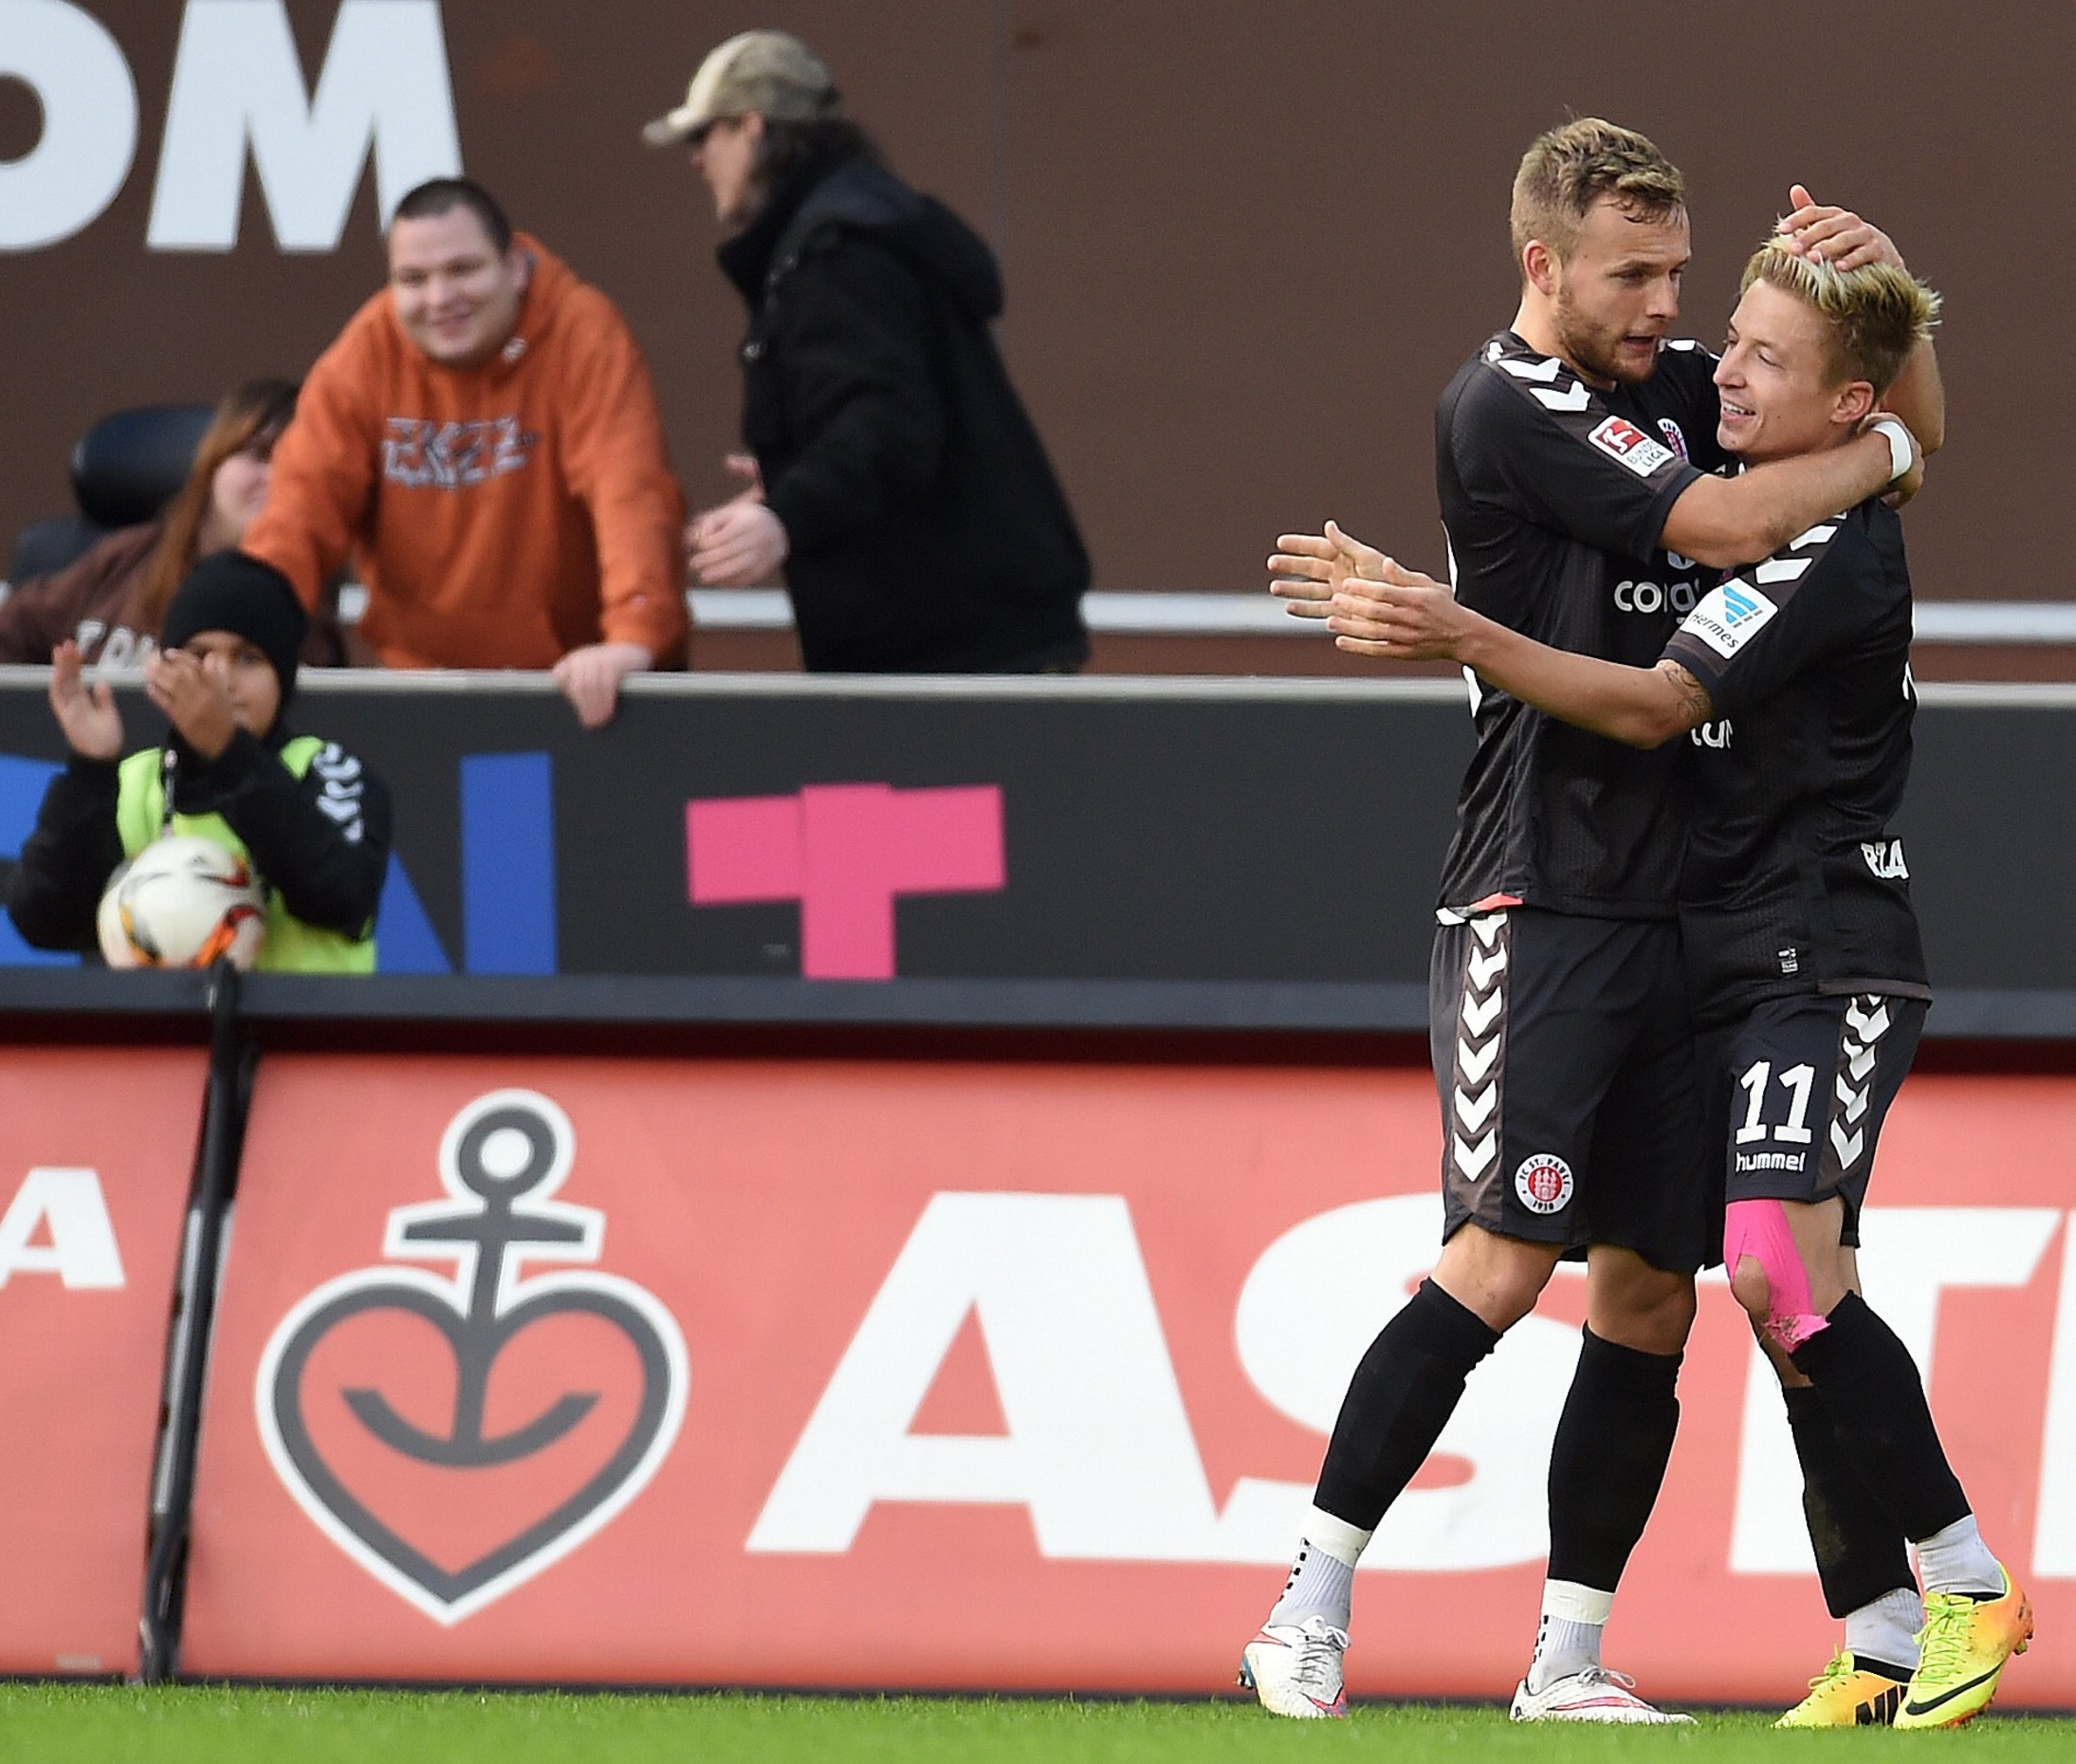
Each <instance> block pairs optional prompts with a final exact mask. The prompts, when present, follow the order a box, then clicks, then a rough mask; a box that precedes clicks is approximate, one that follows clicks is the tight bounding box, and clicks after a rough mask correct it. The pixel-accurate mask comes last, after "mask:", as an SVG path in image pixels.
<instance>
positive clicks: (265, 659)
mask: <svg viewBox="0 0 2076 1764" xmlns="http://www.w3.org/2000/svg"><path fill="white" fill-rule="evenodd" d="M306 624H307V620H306V618H305V616H304V614H303V608H302V606H301V605H300V604H299V603H298V602H297V601H296V599H295V598H294V597H293V596H291V595H290V594H289V593H288V592H287V591H286V589H285V587H284V586H283V585H282V583H281V582H280V580H279V579H278V578H277V577H276V576H275V575H274V573H273V572H272V571H271V570H269V569H268V568H267V567H266V565H265V564H262V563H255V562H254V561H253V560H251V559H249V558H247V557H244V556H242V555H241V554H239V553H237V552H235V551H224V552H218V553H216V554H215V555H214V556H212V557H208V558H204V559H203V560H201V561H200V562H199V563H197V564H196V565H195V566H194V568H193V571H192V572H190V574H189V576H188V578H187V579H186V580H185V581H183V582H182V583H181V584H180V586H179V588H178V589H177V590H176V591H175V594H174V597H173V599H172V601H171V602H170V603H169V604H168V606H167V608H166V614H165V620H164V623H163V625H162V627H161V629H160V636H159V642H160V646H161V647H160V648H159V650H158V652H157V653H156V654H155V655H153V656H152V657H151V658H150V659H149V660H148V661H146V663H145V664H144V683H145V685H144V689H145V691H146V693H147V695H148V696H149V697H150V698H151V701H152V703H153V704H154V705H156V706H157V707H158V708H159V709H160V710H162V711H163V712H164V713H165V715H166V719H167V721H168V722H169V723H170V724H171V725H172V728H171V729H170V731H169V732H168V735H167V738H166V741H165V744H164V745H163V746H161V747H147V748H143V749H141V750H139V751H138V752H137V753H133V754H132V755H131V756H130V757H129V758H128V759H126V760H122V759H119V756H120V754H121V752H122V715H121V712H120V711H119V710H118V709H117V708H116V704H115V699H114V697H113V696H112V694H111V693H110V691H109V689H108V686H107V684H106V682H102V683H101V684H100V685H97V686H94V687H92V688H89V687H88V686H87V684H86V681H85V679H84V677H83V673H82V670H81V664H80V652H79V647H78V645H77V644H75V643H73V642H72V641H71V640H70V639H67V640H66V641H65V642H64V643H61V644H60V645H59V646H58V651H57V653H56V655H55V657H54V658H53V660H52V663H51V671H50V707H51V711H52V713H53V714H54V715H55V716H56V717H57V719H58V726H59V727H61V728H62V729H63V730H64V738H65V743H66V744H67V745H68V746H69V747H70V748H71V750H72V751H71V759H70V763H68V764H67V765H66V767H65V769H64V771H62V772H60V773H59V774H58V776H57V777H55V778H53V779H52V780H51V781H50V787H49V789H48V790H46V792H45V793H44V800H43V806H42V808H41V809H40V810H39V811H38V813H37V817H36V831H35V832H34V833H32V834H31V835H30V836H29V837H28V841H27V843H26V844H24V846H23V847H22V861H21V863H20V865H19V866H18V867H17V869H16V871H15V873H14V876H13V879H12V881H11V883H10V884H9V888H8V900H7V906H8V912H9V916H10V917H11V918H12V919H13V921H14V925H15V928H16V929H17V930H19V931H20V932H21V934H22V936H23V938H24V940H25V941H27V942H28V943H29V944H30V945H32V946H35V947H37V948H40V949H80V950H90V949H92V948H93V947H94V946H95V936H94V915H95V911H96V910H97V908H98V907H99V906H100V904H101V894H102V893H103V891H105V890H106V888H107V886H108V880H109V877H110V876H111V875H112V874H113V873H114V872H115V870H116V868H117V866H118V865H119V864H120V863H121V862H122V861H123V859H124V858H126V857H135V856H136V855H137V854H138V852H139V851H141V850H142V849H143V848H144V847H145V846H146V845H148V844H150V843H151V842H152V840H154V839H156V838H157V837H158V836H159V835H160V834H161V833H166V832H173V833H188V834H196V835H199V836H202V837H204V838H209V839H213V840H215V841H216V842H217V843H218V844H220V845H223V846H225V847H227V848H228V849H230V850H231V851H234V852H238V853H240V854H244V855H246V856H248V857H249V859H250V860H251V863H252V867H253V868H254V870H256V871H257V872H258V873H259V875H260V877H261V879H262V880H263V881H264V882H265V883H266V895H267V911H266V944H265V946H263V947H262V949H261V951H260V957H259V966H260V967H262V968H272V969H286V970H293V971H296V972H302V973H332V974H356V973H371V972H373V971H374V968H375V913H376V907H377V903H378V902H379V900H380V898H381V892H382V883H383V881H384V879H385V877H386V875H387V873H388V869H389V846H390V799H389V791H388V790H387V788H386V787H385V786H384V785H383V783H382V781H381V780H380V779H379V778H377V777H376V775H375V774H374V773H373V772H370V771H369V770H367V768H366V767H365V766H363V765H362V764H361V763H360V762H359V761H358V760H357V759H355V758H354V757H353V755H351V754H349V753H346V752H344V751H343V750H342V749H341V748H340V747H339V746H338V745H336V744H332V743H328V742H323V741H320V740H318V739H317V738H315V737H313V736H308V735H304V736H297V735H293V734H292V733H291V732H290V730H289V728H288V725H287V723H286V721H285V718H284V716H283V714H282V713H283V709H284V707H285V706H286V704H287V702H288V699H289V698H290V696H291V695H292V694H293V693H294V691H295V687H296V660H297V652H298V651H299V650H300V648H301V646H302V643H303V635H304V632H305V628H306Z"/></svg>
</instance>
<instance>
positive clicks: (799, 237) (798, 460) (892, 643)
mask: <svg viewBox="0 0 2076 1764" xmlns="http://www.w3.org/2000/svg"><path fill="white" fill-rule="evenodd" d="M646 138H647V139H648V140H649V141H650V143H651V144H652V145H654V146H666V145H669V144H671V143H673V142H679V141H683V142H687V143H689V145H690V147H691V152H692V161H693V163H694V164H695V165H696V166H697V167H698V168H699V172H700V175H701V176H702V177H703V178H704V179H705V180H706V182H707V187H708V189H709V190H710V191H711V192H712V193H713V199H714V209H715V211H716V213H717V214H718V215H719V217H720V219H721V221H722V223H723V224H724V225H725V226H727V227H730V228H733V229H735V232H734V235H733V236H732V237H731V238H730V239H728V241H727V242H726V244H725V245H723V246H722V248H721V250H720V262H721V267H722V268H723V270H724V271H726V274H727V276H728V278H729V280H730V281H732V282H733V283H734V284H735V285H736V286H737V287H738V288H739V289H741V290H742V293H743V297H744V300H745V301H746V302H747V303H749V308H750V326H749V335H748V338H747V340H745V341H744V345H743V350H742V360H743V371H744V404H743V437H744V441H745V442H746V443H747V444H748V446H749V448H750V450H751V451H752V452H753V453H754V455H755V456H756V462H757V466H758V469H759V472H760V475H761V480H762V482H761V484H760V485H758V486H756V487H752V489H750V490H749V491H748V492H746V493H745V494H744V495H743V496H740V497H738V498H737V499H736V500H735V501H733V502H730V503H725V504H723V505H721V506H720V507H718V508H712V509H708V510H707V512H706V513H704V514H702V515H701V516H699V517H698V519H696V520H695V521H694V522H693V523H692V524H691V526H690V527H689V529H688V532H687V545H688V549H689V551H690V553H691V562H692V570H693V574H694V575H695V576H696V577H697V578H698V579H700V580H701V581H703V582H706V583H707V584H709V585H712V586H720V587H746V586H749V585H751V584H753V583H759V582H769V581H773V580H776V579H778V575H779V571H780V569H781V566H783V569H784V572H785V581H786V585H787V588H788V589H789V590H790V592H791V594H792V597H793V610H794V618H795V622H796V624H797V626H798V628H799V638H800V653H801V657H802V659H803V660H804V661H805V663H806V665H807V667H808V668H809V669H810V670H811V671H835V672H954V671H971V672H999V673H1017V672H1037V671H1070V670H1074V669H1077V668H1079V667H1080V666H1081V664H1082V663H1083V662H1084V661H1085V660H1086V659H1087V656H1088V633H1087V630H1086V628H1085V627H1084V626H1083V624H1082V622H1081V611H1080V598H1081V596H1082V594H1083V592H1084V591H1085V590H1086V589H1087V587H1088V585H1089V560H1088V555H1087V553H1086V552H1085V551H1084V550H1083V549H1082V545H1081V539H1080V535H1079V534H1078V533H1077V532H1076V530H1075V523H1074V516H1073V514H1072V512H1071V511H1070V510H1069V508H1068V506H1067V500H1066V497H1065V495H1064V494H1063V493H1062V492H1061V490H1060V487H1059V483H1058V480H1057V479H1056V477H1055V476H1054V475H1053V469H1052V467H1051V465H1050V463H1049V462H1048V461H1047V459H1046V457H1045V450H1044V447H1043V445H1042V444H1041V443H1040V442H1039V440H1038V432H1037V430H1035V429H1034V428H1033V427H1032V425H1031V419H1030V417H1029V416H1028V415H1026V414H1025V413H1024V410H1023V406H1022V405H1021V403H1020V401H1019V400H1018V397H1017V394H1016V391H1015V388H1013V387H1012V386H1011V385H1010V383H1009V377H1008V374H1007V372H1006V371H1005V369H1004V368H1003V366H1002V361H1001V355H1000V354H999V352H998V351H997V349H996V347H995V340H994V337H993V334H992V333H991V331H990V330H989V328H988V327H989V324H990V322H991V321H993V320H994V319H995V318H996V317H998V316H999V315H1000V314H1001V304H1002V292H1001V274H1000V272H999V271H998V269H997V267H996V265H995V258H994V254H993V253H992V252H991V251H990V250H989V249H988V248H987V247H986V246H985V245H984V244H983V242H982V241H981V239H980V238H979V237H978V236H977V235H976V234H975V233H974V232H973V230H971V229H970V228H968V227H967V226H966V225H965V222H963V221H962V220H960V219H959V217H958V216H957V215H955V214H953V213H952V212H951V211H950V210H948V209H946V207H945V206H944V205H943V204H942V203H940V202H938V201H936V200H935V199H934V198H932V197H929V196H923V195H918V194H917V193H915V192H914V191H912V190H910V189H909V187H908V186H907V185H906V184H904V183H903V182H902V181H901V180H900V179H899V178H898V177H896V176H895V175H893V174H892V173H891V172H890V171H889V170H888V169H887V168H886V166H885V165H884V164H882V163H881V162H880V159H879V156H878V154H877V153H876V151H875V150H874V149H873V145H872V143H871V141H870V140H869V139H868V138H867V137H866V135H865V134H864V132H863V131H862V130H861V129H860V128H859V127H858V126H857V124H856V123H855V122H854V121H852V120H850V119H848V118H846V117H844V116H842V115H841V114H840V111H839V108H838V103H837V94H836V87H835V86H834V85H833V84H832V83H831V82H830V78H829V73H828V70H827V69H826V68H825V67H824V66H823V65H822V64H821V63H820V61H818V59H817V58H816V56H815V54H814V53H813V51H812V50H810V49H809V48H808V47H807V46H806V45H804V44H802V43H800V42H799V40H797V39H796V38H793V37H789V36H786V35H785V34H783V33H782V32H780V31H769V30H757V31H748V32H745V33H744V35H742V36H739V37H732V38H730V39H729V40H728V41H727V42H726V43H724V44H723V45H721V46H720V47H719V48H717V49H715V50H714V51H713V52H712V53H711V54H710V55H708V56H707V59H706V60H705V62H703V63H702V64H701V65H700V68H699V72H698V73H697V75H695V76H694V78H693V80H692V83H691V88H690V90H689V92H688V93H687V94H686V100H685V102H684V103H683V104H682V105H680V106H679V107H678V108H677V109H675V110H673V111H671V113H670V114H669V115H668V116H664V117H660V118H658V119H656V120H655V121H654V122H652V123H651V124H650V125H649V127H648V129H647V131H646Z"/></svg>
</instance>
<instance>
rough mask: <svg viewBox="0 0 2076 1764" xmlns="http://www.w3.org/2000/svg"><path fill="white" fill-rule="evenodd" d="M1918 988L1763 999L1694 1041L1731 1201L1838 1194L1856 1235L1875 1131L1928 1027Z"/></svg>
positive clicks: (1849, 1234) (1852, 1238)
mask: <svg viewBox="0 0 2076 1764" xmlns="http://www.w3.org/2000/svg"><path fill="white" fill-rule="evenodd" d="M1927 1008H1928V1007H1927V1006H1926V1004H1925V1003H1924V1001H1922V1000H1921V999H1898V998H1885V997H1883V996H1881V995H1879V994H1873V993H1862V994H1859V995H1857V996H1855V997H1851V998H1844V997H1839V998H1832V997H1824V996H1819V995H1817V994H1813V993H1811V994H1805V995H1803V996H1802V997H1799V998H1791V999H1769V1000H1767V1001H1765V1002H1763V1003H1761V1004H1758V1005H1756V1006H1754V1008H1753V1010H1752V1011H1751V1012H1750V1013H1749V1014H1748V1015H1747V1016H1745V1017H1743V1018H1740V1019H1739V1020H1737V1021H1736V1022H1733V1023H1727V1024H1725V1025H1724V1026H1723V1027H1721V1028H1719V1029H1711V1030H1709V1031H1708V1032H1707V1033H1706V1034H1705V1035H1704V1036H1703V1038H1702V1041H1701V1062H1702V1072H1703V1075H1704V1076H1703V1081H1704V1083H1705V1085H1706V1088H1707V1092H1708V1101H1709V1117H1710V1131H1709V1138H1710V1142H1711V1143H1712V1144H1713V1145H1716V1146H1719V1147H1721V1148H1722V1150H1721V1152H1720V1156H1721V1158H1722V1161H1723V1187H1724V1192H1725V1194H1726V1195H1727V1197H1728V1198H1729V1199H1730V1200H1733V1201H1809V1202H1816V1201H1828V1200H1829V1199H1830V1198H1831V1197H1832V1196H1833V1195H1838V1196H1841V1197H1843V1199H1844V1200H1845V1203H1846V1220H1845V1226H1844V1233H1843V1240H1844V1241H1845V1242H1846V1243H1858V1242H1859V1241H1860V1208H1861V1205H1862V1204H1863V1203H1864V1202H1865V1199H1866V1193H1867V1177H1868V1175H1869V1174H1870V1173H1871V1172H1872V1170H1873V1167H1874V1147H1875V1142H1876V1141H1877V1140H1879V1139H1880V1138H1881V1136H1882V1123H1883V1121H1884V1120H1885V1119H1886V1118H1887V1116H1888V1108H1889V1104H1891V1103H1892V1102H1894V1101H1895V1100H1896V1093H1897V1091H1898V1090H1900V1089H1901V1087H1902V1081H1903V1075H1905V1074H1906V1073H1907V1072H1909V1070H1910V1062H1911V1061H1912V1060H1913V1059H1914V1058H1916V1057H1917V1053H1918V1038H1919V1037H1920V1035H1922V1034H1923V1032H1924V1018H1925V1011H1926V1009H1927Z"/></svg>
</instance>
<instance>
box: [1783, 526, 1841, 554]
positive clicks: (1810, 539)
mask: <svg viewBox="0 0 2076 1764" xmlns="http://www.w3.org/2000/svg"><path fill="white" fill-rule="evenodd" d="M1837 531H1838V528H1837V527H1836V526H1834V525H1831V524H1828V523H1826V524H1823V525H1820V526H1812V527H1811V528H1810V530H1809V531H1808V532H1807V533H1804V534H1802V535H1801V536H1800V537H1799V538H1796V539H1791V540H1790V541H1789V542H1788V549H1789V550H1790V551H1800V550H1801V549H1802V548H1803V547H1804V546H1805V545H1821V544H1822V543H1823V542H1825V541H1826V540H1828V539H1829V538H1830V536H1831V535H1832V534H1833V533H1835V532H1837Z"/></svg>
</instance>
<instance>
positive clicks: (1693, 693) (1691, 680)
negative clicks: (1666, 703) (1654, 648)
mask: <svg viewBox="0 0 2076 1764" xmlns="http://www.w3.org/2000/svg"><path fill="white" fill-rule="evenodd" d="M1658 671H1659V672H1660V673H1661V674H1663V676H1664V677H1665V680H1666V681H1667V683H1668V684H1669V685H1670V686H1671V688H1672V689H1673V693H1674V695H1675V696H1676V697H1677V699H1678V701H1679V707H1680V711H1679V714H1680V715H1681V717H1682V718H1683V719H1684V722H1683V724H1682V726H1681V728H1680V729H1677V730H1675V731H1674V733H1676V734H1684V733H1685V732H1686V731H1687V730H1688V729H1698V728H1699V727H1700V726H1701V725H1702V724H1704V723H1710V722H1713V721H1714V720H1715V717H1716V701H1715V700H1714V699H1713V698H1711V697H1709V695H1708V688H1707V687H1705V686H1703V685H1702V684H1701V683H1700V681H1699V680H1697V679H1696V678H1695V677H1694V676H1693V675H1692V674H1691V673H1689V672H1688V671H1686V670H1685V669H1684V668H1682V667H1681V665H1680V664H1679V663H1678V662H1676V661H1674V660H1673V659H1672V657H1671V656H1669V655H1666V656H1663V657H1662V658H1661V659H1660V661H1659V664H1658Z"/></svg>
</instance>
